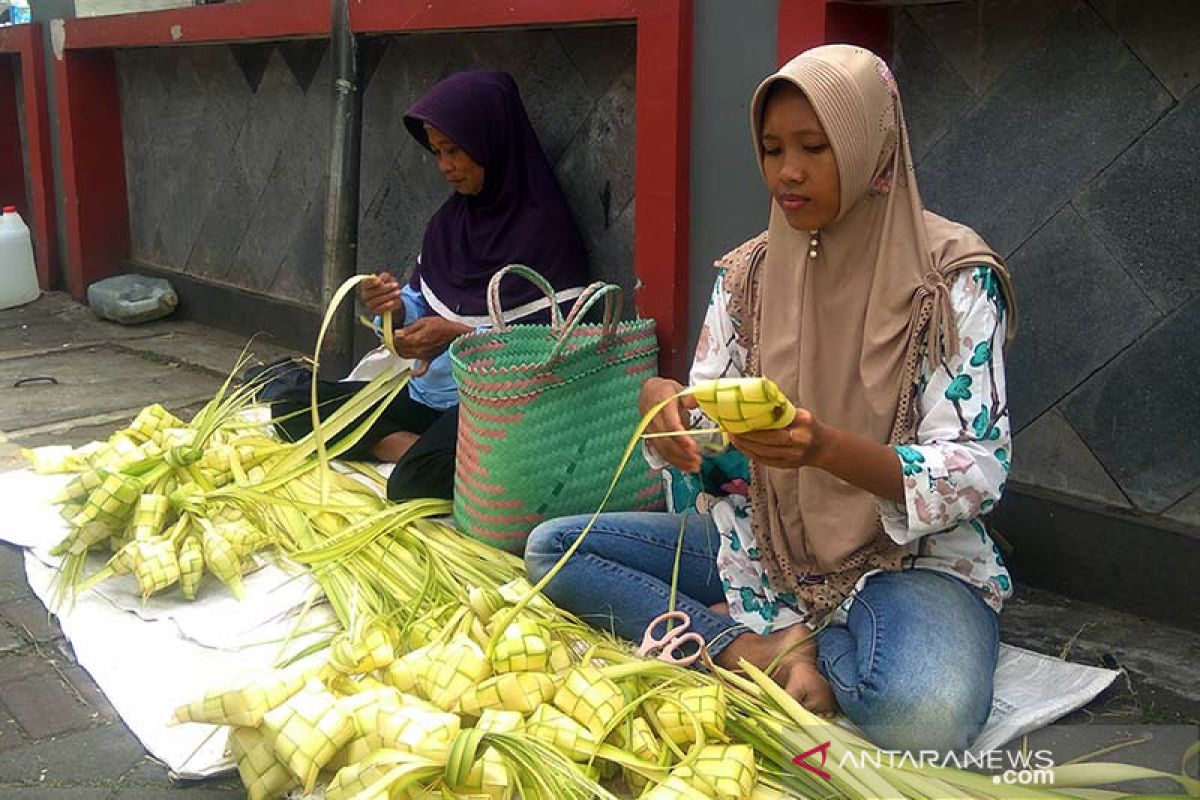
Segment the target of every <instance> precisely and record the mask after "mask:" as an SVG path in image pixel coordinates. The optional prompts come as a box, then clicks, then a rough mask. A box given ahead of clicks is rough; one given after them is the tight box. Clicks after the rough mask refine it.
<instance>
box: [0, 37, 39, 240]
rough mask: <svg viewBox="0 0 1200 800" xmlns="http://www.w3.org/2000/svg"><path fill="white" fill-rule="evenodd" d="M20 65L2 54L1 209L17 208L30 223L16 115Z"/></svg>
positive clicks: (0, 116)
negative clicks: (2, 207)
mask: <svg viewBox="0 0 1200 800" xmlns="http://www.w3.org/2000/svg"><path fill="white" fill-rule="evenodd" d="M17 64H18V58H17V56H15V55H8V54H6V53H0V142H4V146H3V147H0V205H6V206H8V205H13V206H16V207H17V211H18V212H19V213H20V214H21V218H22V219H24V220H26V221H31V217H30V215H29V202H28V199H27V198H26V197H25V165H24V164H23V163H22V161H23V160H22V158H21V147H20V142H21V121H20V118H19V115H18V114H17V102H18V99H17ZM31 227H32V226H31Z"/></svg>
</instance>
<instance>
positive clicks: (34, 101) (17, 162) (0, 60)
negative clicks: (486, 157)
mask: <svg viewBox="0 0 1200 800" xmlns="http://www.w3.org/2000/svg"><path fill="white" fill-rule="evenodd" d="M2 54H13V55H15V56H16V57H17V58H16V59H13V58H8V57H3V55H2ZM17 69H19V70H20V76H21V88H22V94H21V95H20V96H17V94H16V87H15V77H16V74H17V73H16V70H17ZM0 84H3V86H0V128H2V130H0V141H3V142H6V143H7V142H16V141H18V139H17V135H18V134H17V129H16V127H15V126H16V125H17V124H18V120H17V116H16V110H17V108H16V103H20V104H21V107H22V110H23V112H24V117H25V162H24V163H21V153H20V151H18V150H17V148H15V147H13V148H9V151H10V152H6V153H4V154H0V162H3V163H2V164H0V173H3V174H4V175H5V176H6V177H0V182H3V183H4V186H3V188H0V195H3V196H4V199H3V200H2V202H5V203H9V202H15V205H16V206H17V209H18V210H19V211H20V212H21V217H22V218H23V219H24V220H25V222H26V224H27V225H29V228H30V230H31V232H32V234H33V255H34V260H35V261H36V263H37V273H38V283H39V284H40V285H41V287H42V288H43V289H53V288H55V287H56V286H57V284H58V282H59V264H58V239H57V236H56V234H55V211H54V189H53V186H52V183H51V182H52V180H53V177H52V176H53V174H54V173H53V167H52V165H51V160H50V123H49V119H50V116H49V112H48V110H47V109H48V106H47V100H46V70H45V62H44V61H43V59H42V36H41V26H40V25H38V24H36V23H35V24H30V25H12V26H9V27H5V28H0ZM9 98H11V102H10V100H9ZM10 159H12V160H10ZM26 178H28V180H26ZM26 186H28V190H29V194H28V196H26Z"/></svg>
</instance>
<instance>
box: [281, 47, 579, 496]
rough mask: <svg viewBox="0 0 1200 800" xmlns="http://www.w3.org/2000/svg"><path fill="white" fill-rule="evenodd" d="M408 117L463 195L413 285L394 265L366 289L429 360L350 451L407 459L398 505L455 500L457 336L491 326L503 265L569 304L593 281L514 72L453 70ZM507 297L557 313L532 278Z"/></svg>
mask: <svg viewBox="0 0 1200 800" xmlns="http://www.w3.org/2000/svg"><path fill="white" fill-rule="evenodd" d="M404 124H405V126H406V127H407V128H408V131H409V133H411V134H412V136H413V138H414V139H416V140H417V142H418V143H420V144H421V146H423V147H425V148H426V149H427V150H429V151H430V152H431V153H432V154H433V155H434V157H435V159H436V160H437V167H438V171H439V172H441V173H442V176H443V177H444V178H445V179H446V181H447V182H448V183H449V184H450V185H451V187H453V189H454V193H453V194H452V195H450V197H449V198H448V199H447V200H446V202H444V203H443V204H442V206H441V207H440V208H439V209H438V210H437V211H436V212H435V213H434V215H433V217H432V218H431V219H430V220H429V223H428V225H427V226H426V228H425V236H424V240H423V242H422V245H421V253H420V255H419V257H418V258H417V263H416V266H415V269H414V270H413V273H412V278H411V280H409V281H408V282H407V283H406V284H404V285H403V286H401V284H400V283H399V282H398V281H397V280H396V279H395V278H394V277H392V275H390V274H389V273H387V272H382V273H379V274H378V275H376V276H375V277H374V278H373V279H372V280H367V281H364V282H363V284H362V286H363V290H362V301H363V304H364V305H365V306H366V307H367V309H368V310H369V311H370V312H371V313H373V314H377V315H378V314H382V313H383V312H384V311H388V310H390V311H391V312H392V315H393V316H392V322H393V324H394V325H396V326H397V328H396V331H395V343H396V349H397V351H398V352H399V353H400V355H401V356H403V357H405V358H411V359H415V360H416V361H417V364H416V366H415V367H414V369H413V373H412V375H413V377H412V380H410V381H409V384H408V387H407V388H406V390H405V391H404V392H402V393H401V395H400V396H399V397H398V398H397V399H396V400H395V401H393V402H392V404H391V405H390V406H389V407H388V408H387V410H386V411H385V413H384V414H383V415H382V416H381V417H380V419H379V421H378V422H377V423H376V425H374V426H373V427H372V428H371V430H370V431H369V432H368V433H367V435H366V436H364V437H363V438H362V440H360V442H359V443H358V444H357V445H356V446H355V447H354V448H353V449H352V450H351V451H350V452H349V453H347V454H346V456H345V457H346V458H349V459H372V458H373V459H376V460H379V461H385V462H396V468H395V469H394V470H393V471H392V474H391V477H390V478H389V479H388V497H389V498H390V499H392V500H395V501H400V500H407V499H411V498H414V497H442V498H447V499H449V498H450V497H451V495H452V493H453V486H454V448H455V443H456V440H457V430H458V389H457V387H456V386H455V384H454V378H453V375H452V374H451V370H450V357H449V355H448V354H447V350H448V348H449V346H450V343H451V342H453V341H454V340H455V339H456V338H458V337H459V336H461V335H462V334H463V333H466V332H468V331H471V330H474V329H475V328H477V327H481V326H484V325H487V324H489V322H490V320H489V318H488V316H487V285H488V281H489V280H490V279H491V277H492V275H494V274H495V273H496V272H497V271H498V270H500V269H501V268H502V267H504V266H506V265H508V264H525V265H527V266H529V267H532V268H533V269H536V270H537V271H538V272H540V273H541V274H542V275H543V276H545V278H546V279H547V280H548V281H549V282H550V284H551V285H552V286H553V287H554V289H555V291H556V300H557V302H558V303H560V304H561V303H569V302H570V301H571V300H574V299H575V298H576V297H578V296H579V295H580V293H581V292H582V291H583V287H584V286H585V285H586V284H587V283H588V271H587V256H586V254H585V252H584V248H583V241H582V239H581V238H580V236H579V231H578V229H577V228H576V227H575V221H574V218H573V217H572V215H571V210H570V208H569V207H568V206H567V201H566V198H565V197H564V196H563V193H562V189H560V188H559V186H558V181H557V180H556V179H555V177H554V171H553V169H552V168H551V166H550V163H549V162H548V161H547V160H546V156H545V154H544V153H543V152H542V147H541V145H540V144H539V142H538V138H537V134H536V133H534V130H533V126H532V125H531V124H530V122H529V116H528V115H527V114H526V113H525V106H524V105H523V104H522V103H521V95H520V92H519V91H518V89H517V84H516V82H515V81H513V79H512V76H511V75H509V74H508V73H505V72H486V71H482V70H476V71H470V72H460V73H457V74H455V75H451V76H450V77H448V78H446V79H444V80H442V81H440V82H438V83H437V84H436V85H434V87H433V88H432V89H430V90H429V92H428V93H427V94H426V95H425V96H424V97H422V98H421V99H420V100H418V101H417V102H416V103H414V104H413V106H412V108H410V109H409V110H408V113H407V114H405V116H404ZM500 296H501V299H502V301H503V303H504V318H505V320H506V321H508V322H514V321H521V322H544V321H546V320H548V319H549V305H550V301H549V300H548V299H547V298H546V297H545V296H543V295H542V293H541V291H540V290H538V289H537V288H536V287H534V286H533V285H531V284H529V283H528V282H525V281H520V280H515V281H514V282H513V283H512V284H511V285H510V284H509V283H508V281H507V280H506V281H505V283H504V285H503V286H502V290H501V293H500ZM368 358H370V357H368ZM366 362H367V359H364V364H360V365H359V367H358V368H356V369H355V371H354V372H352V373H351V375H350V379H348V380H346V381H342V382H338V383H330V382H326V381H320V382H319V383H318V395H319V398H320V401H321V402H322V405H323V408H330V405H327V404H336V403H337V401H339V400H342V399H345V398H346V397H349V396H350V395H351V394H353V393H354V392H355V391H357V390H358V389H359V388H361V387H362V386H363V383H362V382H361V381H356V380H354V379H356V378H367V377H369V373H368V372H367V371H366V370H365V369H364V366H365V364H366ZM375 364H376V369H375V371H378V362H377V361H376V362H375ZM307 398H308V389H307V387H305V388H304V397H303V399H302V398H300V397H295V398H294V401H293V398H289V399H287V400H285V401H283V402H280V403H276V404H275V412H276V416H284V415H285V414H287V413H288V412H291V411H297V410H300V409H302V408H307V406H308V403H307ZM278 424H279V427H280V428H281V429H282V431H283V432H284V434H285V435H287V436H288V437H290V438H293V439H294V438H298V437H299V436H303V435H304V434H306V433H307V432H308V430H309V428H308V425H309V418H308V415H307V414H297V415H295V416H294V417H293V418H292V419H285V420H281V421H280V422H279V423H278Z"/></svg>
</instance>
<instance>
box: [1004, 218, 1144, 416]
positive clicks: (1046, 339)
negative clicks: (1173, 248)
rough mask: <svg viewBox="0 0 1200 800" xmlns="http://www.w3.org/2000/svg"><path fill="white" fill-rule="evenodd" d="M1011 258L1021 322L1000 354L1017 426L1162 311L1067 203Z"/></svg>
mask: <svg viewBox="0 0 1200 800" xmlns="http://www.w3.org/2000/svg"><path fill="white" fill-rule="evenodd" d="M1010 264H1011V267H1012V273H1013V282H1014V283H1015V285H1016V290H1017V307H1018V308H1019V309H1020V322H1019V324H1020V328H1019V330H1018V333H1017V338H1016V340H1015V341H1014V342H1013V345H1012V348H1011V349H1010V350H1009V351H1008V352H1007V353H1006V354H1005V355H1006V370H1007V373H1008V377H1009V381H1008V404H1009V411H1010V413H1011V415H1012V420H1013V427H1014V429H1015V430H1018V431H1019V430H1020V429H1021V428H1022V427H1024V426H1025V425H1027V424H1029V423H1030V422H1031V421H1032V420H1034V419H1036V418H1037V417H1038V415H1040V414H1041V413H1043V412H1044V411H1045V410H1046V409H1048V408H1049V407H1050V406H1052V405H1054V404H1055V403H1057V402H1058V401H1059V400H1061V399H1062V397H1063V396H1064V395H1066V394H1067V393H1068V392H1070V391H1071V390H1072V389H1073V388H1075V387H1076V386H1077V385H1079V383H1080V382H1081V381H1083V380H1084V379H1085V378H1087V376H1089V375H1091V374H1092V373H1093V372H1095V371H1096V370H1097V369H1099V368H1100V367H1101V366H1102V365H1104V364H1105V363H1106V362H1107V361H1108V360H1109V359H1111V358H1112V357H1113V356H1115V355H1116V354H1117V353H1118V352H1120V351H1121V350H1122V349H1123V348H1125V347H1127V346H1129V345H1130V344H1131V343H1132V342H1133V341H1134V340H1135V339H1136V338H1137V337H1138V336H1140V335H1141V334H1142V333H1144V332H1145V330H1146V329H1147V328H1148V327H1150V326H1151V325H1152V324H1154V323H1155V322H1157V321H1158V319H1159V318H1160V316H1161V315H1160V314H1159V312H1158V311H1157V309H1155V308H1154V306H1153V305H1152V304H1151V303H1150V301H1149V300H1148V299H1147V298H1146V296H1145V295H1144V294H1143V293H1142V291H1141V290H1140V289H1139V288H1138V286H1137V284H1135V283H1134V282H1133V281H1132V280H1131V279H1130V277H1129V275H1128V274H1126V272H1125V271H1124V270H1123V269H1121V266H1120V265H1119V264H1118V263H1117V262H1116V261H1114V260H1113V258H1112V256H1111V255H1109V253H1108V251H1107V250H1105V249H1104V247H1103V246H1102V245H1101V244H1100V243H1099V242H1097V241H1096V240H1095V238H1093V237H1092V236H1091V235H1090V234H1089V233H1088V231H1087V228H1086V226H1085V225H1084V224H1083V221H1082V220H1080V219H1079V216H1078V215H1077V214H1076V213H1075V211H1074V210H1073V209H1072V208H1071V207H1070V206H1067V207H1066V208H1064V209H1063V210H1062V211H1060V212H1059V213H1058V214H1056V215H1055V217H1054V218H1053V219H1052V220H1050V222H1048V223H1047V224H1046V226H1045V227H1043V228H1042V229H1041V230H1040V231H1038V232H1037V234H1036V235H1035V236H1034V237H1033V238H1032V239H1030V240H1029V241H1028V242H1026V244H1025V245H1024V246H1023V247H1021V249H1020V250H1018V251H1017V252H1016V253H1014V254H1013V256H1012V258H1011V259H1010Z"/></svg>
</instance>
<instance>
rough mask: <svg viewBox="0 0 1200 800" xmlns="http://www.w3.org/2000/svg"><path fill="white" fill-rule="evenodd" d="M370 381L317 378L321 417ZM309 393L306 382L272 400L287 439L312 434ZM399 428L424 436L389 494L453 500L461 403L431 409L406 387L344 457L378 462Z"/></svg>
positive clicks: (390, 483)
mask: <svg viewBox="0 0 1200 800" xmlns="http://www.w3.org/2000/svg"><path fill="white" fill-rule="evenodd" d="M366 385H367V384H366V383H365V382H357V381H349V382H340V383H336V382H332V381H317V403H318V405H319V406H320V409H321V417H322V418H325V417H327V416H329V415H330V414H331V413H333V412H334V411H335V410H336V409H337V408H339V407H340V406H341V405H342V404H343V403H345V402H346V400H348V399H349V398H350V397H352V396H353V395H354V394H355V393H356V392H358V391H359V390H360V389H362V388H363V387H364V386H366ZM310 392H311V387H310V386H309V385H308V384H307V383H305V385H304V386H298V387H296V388H295V389H294V390H291V391H289V392H288V393H287V394H286V395H285V396H284V397H282V398H281V399H279V400H276V401H275V402H273V403H271V415H272V417H274V418H275V428H276V429H277V430H278V431H279V434H280V436H282V437H283V438H285V439H287V440H288V441H293V442H294V441H296V440H298V439H302V438H303V437H305V436H307V435H308V434H309V433H312V417H311V415H310V414H309V413H308V410H309V407H310V402H311V401H310ZM298 412H299V413H298ZM289 415H294V416H289ZM366 416H367V415H366V414H364V415H363V416H362V417H359V419H358V420H355V422H354V423H353V424H351V425H350V426H348V428H347V430H351V429H353V428H354V427H355V426H356V425H357V424H358V423H359V422H360V421H361V420H363V419H365V418H366ZM400 431H406V432H408V433H415V434H417V435H418V436H419V437H420V438H418V439H417V441H416V443H415V444H414V445H413V446H412V447H410V448H409V450H408V452H407V453H405V454H404V455H403V456H402V457H401V459H400V461H399V462H397V463H396V468H395V469H394V470H392V474H391V477H389V478H388V486H387V496H388V499H389V500H392V501H394V502H401V501H404V500H413V499H415V498H418V497H436V498H439V499H443V500H449V499H451V498H452V497H453V496H454V450H455V446H456V445H457V443H458V406H455V407H453V408H450V409H447V410H445V411H440V410H438V409H436V408H430V407H429V406H427V405H425V404H424V403H420V402H418V401H416V400H414V399H413V398H412V396H411V395H409V393H408V387H407V386H406V387H405V388H404V390H403V391H401V392H400V394H399V395H397V396H396V399H395V400H393V401H392V402H391V403H389V404H388V407H387V408H385V409H384V411H383V414H381V415H380V417H379V419H378V420H376V421H375V424H373V425H372V426H371V427H370V428H369V429H368V430H367V432H366V434H364V435H363V437H362V438H361V439H359V440H358V442H357V443H355V445H354V446H353V447H351V448H350V449H349V450H347V451H346V452H345V453H343V454H342V458H345V459H347V460H349V461H377V460H378V459H376V458H375V456H374V455H372V453H371V448H373V447H374V446H375V445H376V444H378V443H379V440H381V439H383V438H384V437H385V436H389V435H391V434H393V433H398V432H400ZM342 436H345V433H343V434H342ZM339 438H341V437H334V439H333V440H332V441H333V442H337V441H338V439H339Z"/></svg>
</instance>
